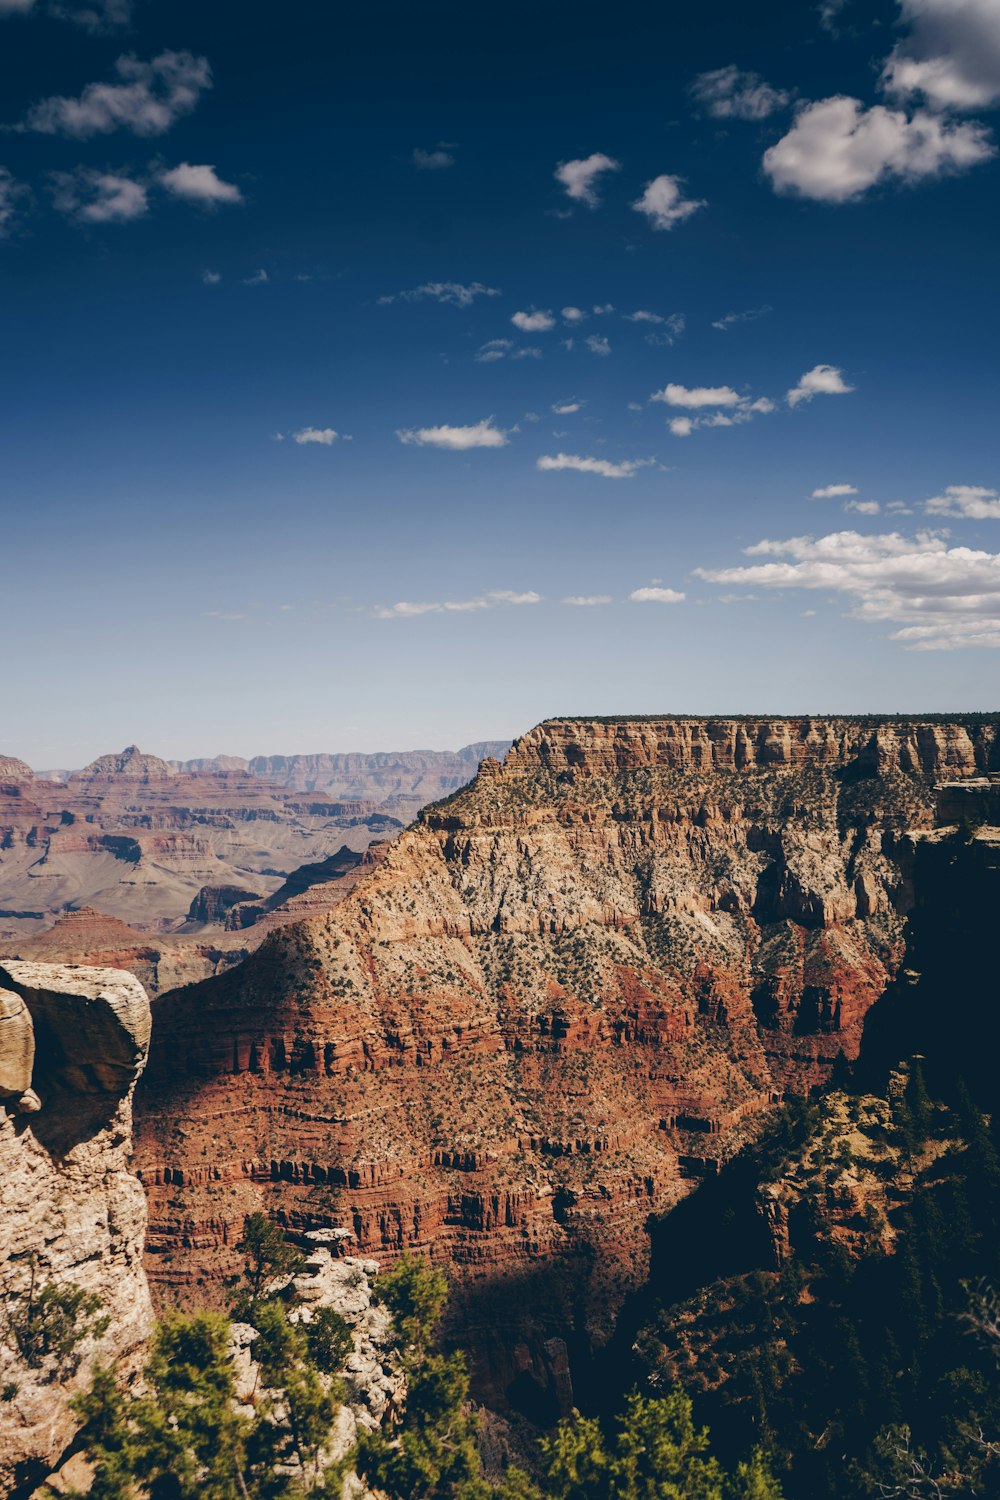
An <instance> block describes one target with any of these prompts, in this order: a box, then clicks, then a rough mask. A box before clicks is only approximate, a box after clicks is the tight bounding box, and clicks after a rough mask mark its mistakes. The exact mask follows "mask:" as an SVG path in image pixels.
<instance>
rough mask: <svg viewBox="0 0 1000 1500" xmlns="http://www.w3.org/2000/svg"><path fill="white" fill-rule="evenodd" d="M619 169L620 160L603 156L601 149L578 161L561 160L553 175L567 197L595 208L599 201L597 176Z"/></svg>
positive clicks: (618, 170)
mask: <svg viewBox="0 0 1000 1500" xmlns="http://www.w3.org/2000/svg"><path fill="white" fill-rule="evenodd" d="M620 171H621V163H620V162H617V161H615V160H614V158H613V157H610V156H605V154H604V152H603V151H595V152H594V153H593V155H592V156H585V157H583V158H582V159H581V160H579V161H561V162H560V163H559V165H558V166H557V167H556V170H555V173H554V176H555V179H556V181H557V182H558V183H561V184H562V186H563V187H564V188H565V190H566V195H567V197H569V198H572V199H573V200H574V201H575V202H577V203H585V204H586V205H587V207H588V208H596V207H597V204H598V201H599V200H598V197H597V181H598V178H600V177H601V175H602V174H603V173H605V172H620Z"/></svg>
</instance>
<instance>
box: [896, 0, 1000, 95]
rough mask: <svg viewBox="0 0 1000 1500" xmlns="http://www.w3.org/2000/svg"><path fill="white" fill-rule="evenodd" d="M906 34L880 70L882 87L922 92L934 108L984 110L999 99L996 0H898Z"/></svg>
mask: <svg viewBox="0 0 1000 1500" xmlns="http://www.w3.org/2000/svg"><path fill="white" fill-rule="evenodd" d="M900 10H901V20H902V21H904V22H906V23H908V24H909V26H910V28H911V30H910V35H909V36H908V37H907V38H906V39H905V40H904V41H902V42H899V43H898V44H897V45H896V46H895V47H894V48H893V50H892V52H891V54H890V55H889V58H888V60H887V62H886V65H885V68H884V69H883V73H882V83H883V87H884V88H885V90H886V92H887V93H889V94H892V95H895V96H897V97H899V98H908V97H911V96H913V95H921V96H922V97H923V98H924V99H925V100H926V101H927V103H928V104H929V105H930V106H931V108H933V109H983V108H986V107H987V106H989V105H991V104H995V103H996V102H997V101H998V100H1000V9H998V7H997V3H996V0H900Z"/></svg>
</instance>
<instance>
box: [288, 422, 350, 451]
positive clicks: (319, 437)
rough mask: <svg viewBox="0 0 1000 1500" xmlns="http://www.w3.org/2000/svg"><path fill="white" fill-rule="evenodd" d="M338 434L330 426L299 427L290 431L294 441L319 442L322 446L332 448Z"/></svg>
mask: <svg viewBox="0 0 1000 1500" xmlns="http://www.w3.org/2000/svg"><path fill="white" fill-rule="evenodd" d="M339 436H340V433H339V432H334V430H333V428H332V427H301V428H300V429H299V431H298V432H293V433H292V438H293V440H294V441H295V442H296V443H319V444H321V445H322V447H324V448H332V447H333V445H334V443H335V442H336V441H337V439H338V437H339Z"/></svg>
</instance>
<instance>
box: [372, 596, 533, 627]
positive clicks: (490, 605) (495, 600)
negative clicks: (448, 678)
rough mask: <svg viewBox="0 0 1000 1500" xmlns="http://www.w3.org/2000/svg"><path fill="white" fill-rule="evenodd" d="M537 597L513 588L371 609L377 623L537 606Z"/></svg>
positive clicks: (381, 605)
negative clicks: (418, 616)
mask: <svg viewBox="0 0 1000 1500" xmlns="http://www.w3.org/2000/svg"><path fill="white" fill-rule="evenodd" d="M541 602H542V596H541V594H536V593H535V592H534V591H533V590H532V591H529V592H527V593H519V592H518V591H517V590H516V589H490V591H489V593H486V594H478V595H476V596H475V598H472V599H441V600H422V601H419V602H414V601H411V600H408V599H400V600H399V601H398V603H396V604H377V605H376V606H375V611H374V612H375V615H376V618H378V619H380V620H392V619H399V618H400V617H402V618H406V617H407V616H414V615H436V614H468V613H469V612H471V611H475V610H480V609H498V608H503V607H505V606H506V607H513V608H517V607H518V606H519V605H523V604H541Z"/></svg>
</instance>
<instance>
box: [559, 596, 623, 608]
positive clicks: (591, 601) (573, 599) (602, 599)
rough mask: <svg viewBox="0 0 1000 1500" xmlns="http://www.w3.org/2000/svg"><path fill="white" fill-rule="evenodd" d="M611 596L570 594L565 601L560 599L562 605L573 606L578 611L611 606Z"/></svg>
mask: <svg viewBox="0 0 1000 1500" xmlns="http://www.w3.org/2000/svg"><path fill="white" fill-rule="evenodd" d="M612 602H613V601H612V598H611V595H610V594H568V595H567V596H566V598H565V599H560V600H559V603H560V604H572V605H575V606H576V607H577V608H578V609H590V608H592V607H594V606H596V605H599V604H611V603H612Z"/></svg>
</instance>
